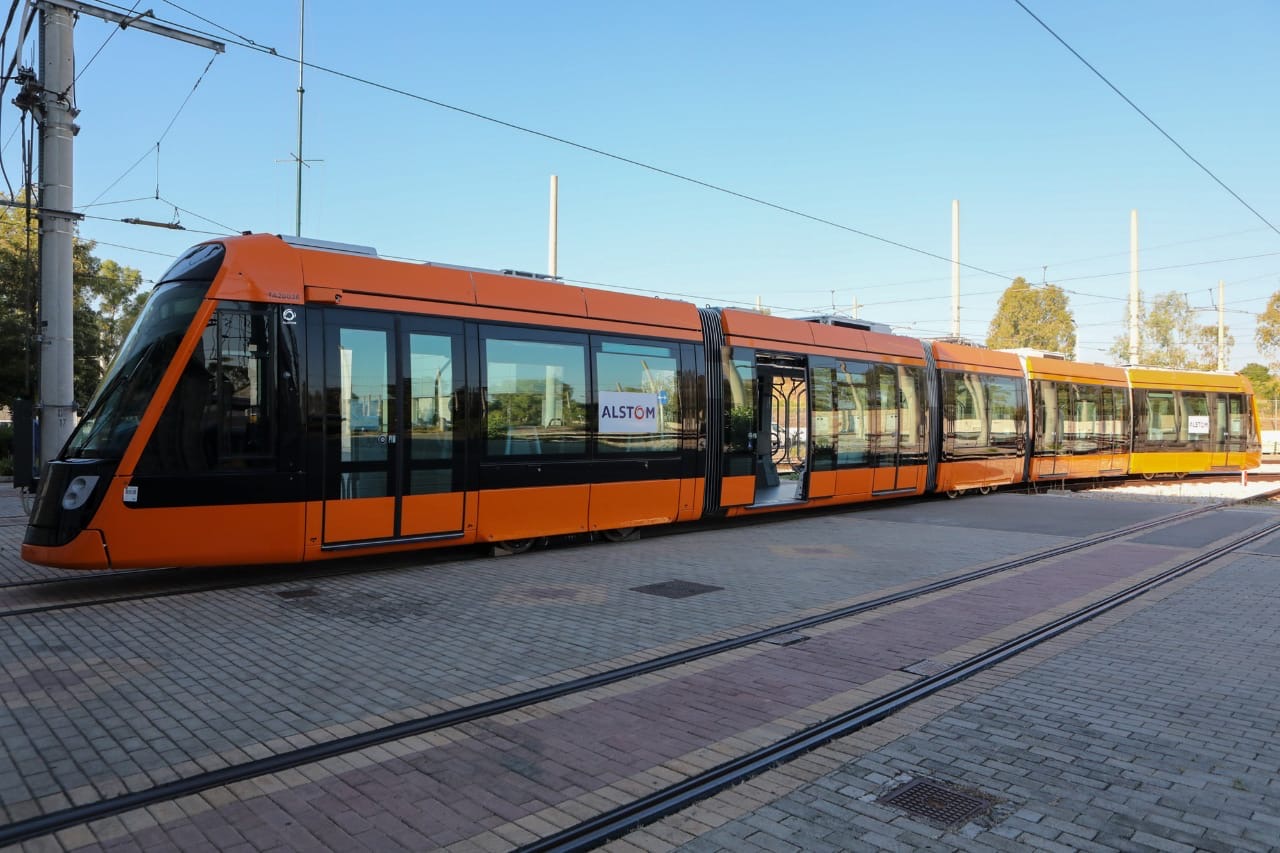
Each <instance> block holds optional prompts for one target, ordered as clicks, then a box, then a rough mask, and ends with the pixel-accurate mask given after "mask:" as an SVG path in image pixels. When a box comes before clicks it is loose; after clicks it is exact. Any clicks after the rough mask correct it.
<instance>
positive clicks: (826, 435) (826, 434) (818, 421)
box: [809, 358, 840, 471]
mask: <svg viewBox="0 0 1280 853" xmlns="http://www.w3.org/2000/svg"><path fill="white" fill-rule="evenodd" d="M813 361H818V359H817V358H814V359H813ZM823 361H824V362H826V363H825V364H822V365H814V366H813V367H812V368H811V376H812V384H811V386H810V389H809V401H810V406H811V409H812V411H813V430H812V431H811V432H810V434H809V438H810V442H811V445H810V448H809V468H810V470H812V471H830V470H831V469H833V468H834V467H835V461H836V460H835V447H836V438H837V435H838V429H839V426H840V423H839V421H840V410H839V408H838V399H837V384H836V369H835V368H834V367H831V366H829V364H830V360H829V359H823ZM811 364H812V362H811Z"/></svg>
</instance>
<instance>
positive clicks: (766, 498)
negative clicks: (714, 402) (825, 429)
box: [721, 347, 809, 507]
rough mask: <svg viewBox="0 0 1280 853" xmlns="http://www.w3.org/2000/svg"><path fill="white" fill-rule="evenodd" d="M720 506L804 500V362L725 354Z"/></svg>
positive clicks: (776, 356)
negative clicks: (723, 476)
mask: <svg viewBox="0 0 1280 853" xmlns="http://www.w3.org/2000/svg"><path fill="white" fill-rule="evenodd" d="M723 371H724V401H723V405H724V418H725V424H724V427H725V444H724V475H725V479H724V484H723V491H722V495H721V505H722V506H724V507H729V506H751V507H761V506H774V505H778V504H788V503H798V502H803V501H805V500H807V498H808V495H807V484H808V472H807V471H806V466H805V463H806V461H807V459H808V456H809V375H808V359H807V358H806V357H805V356H801V355H790V354H785V353H775V352H757V351H755V350H751V349H745V348H741V347H734V348H733V350H732V352H731V353H726V354H725V363H724V365H723Z"/></svg>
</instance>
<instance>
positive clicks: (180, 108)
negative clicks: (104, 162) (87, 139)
mask: <svg viewBox="0 0 1280 853" xmlns="http://www.w3.org/2000/svg"><path fill="white" fill-rule="evenodd" d="M217 58H218V54H216V53H215V54H214V55H213V56H212V57H210V58H209V63H208V64H207V65H205V67H204V70H203V71H201V72H200V76H198V77H197V78H196V82H195V83H194V84H193V85H192V86H191V91H190V92H188V93H187V96H186V97H185V98H183V100H182V103H181V104H180V105H179V106H178V110H177V112H175V113H174V114H173V118H171V119H169V123H168V124H167V125H165V128H164V131H163V132H162V133H161V134H160V136H159V137H158V138H157V139H156V141H155V144H154V146H153V147H152V148H148V149H147V151H146V152H145V153H144V154H143V155H142V156H141V157H139V158H138V159H137V160H136V161H135V162H134V164H133V165H132V166H130V167H129V168H128V169H125V171H124V174H122V175H121V176H120V177H118V178H116V179H115V180H114V181H112V182H111V183H110V184H109V185H108V186H107V188H106V189H105V190H103V191H102V192H100V193H98V195H97V196H96V197H95V198H94V200H93V201H91V202H89V203H88V204H87V205H84V207H83V208H81V209H85V208H89V207H93V206H94V205H95V204H97V203H98V201H100V200H101V199H102V197H103V196H104V195H106V194H107V193H109V192H111V190H112V189H113V188H114V187H115V185H116V184H118V183H120V182H121V181H123V180H124V179H125V178H127V177H128V176H129V174H130V173H131V172H132V171H133V170H134V169H136V168H138V166H139V165H140V164H141V163H142V161H143V160H145V159H147V157H149V156H151V152H152V150H154V151H155V154H156V170H157V173H158V172H159V168H160V143H161V142H163V141H164V138H165V137H166V136H168V135H169V131H170V130H172V129H173V125H174V123H175V122H176V121H177V120H178V116H180V115H182V111H183V110H185V109H186V108H187V104H188V103H190V101H191V98H192V96H193V95H195V93H196V89H198V88H199V87H200V84H201V83H202V82H203V81H204V77H205V75H206V74H208V73H209V69H210V68H212V67H213V61H214V60H215V59H217ZM159 197H160V178H159V175H158V174H157V176H156V198H159ZM214 224H217V223H214Z"/></svg>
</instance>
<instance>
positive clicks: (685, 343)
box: [22, 235, 1261, 569]
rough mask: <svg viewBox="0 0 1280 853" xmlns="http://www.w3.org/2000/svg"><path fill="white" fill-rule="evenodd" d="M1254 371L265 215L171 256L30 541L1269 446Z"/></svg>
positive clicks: (289, 558)
mask: <svg viewBox="0 0 1280 853" xmlns="http://www.w3.org/2000/svg"><path fill="white" fill-rule="evenodd" d="M1260 457H1261V449H1260V442H1259V431H1258V419H1257V411H1256V407H1255V405H1254V400H1253V394H1252V389H1251V388H1250V386H1249V383H1248V380H1247V379H1245V378H1243V377H1241V376H1237V375H1229V374H1223V373H1196V372H1186V371H1169V370H1153V369H1144V368H1120V367H1103V366H1098V365H1092V364H1080V363H1074V362H1069V361H1064V360H1062V359H1060V358H1051V357H1046V356H1043V355H1027V354H1015V353H1009V352H998V351H992V350H988V349H983V348H980V347H973V346H964V345H959V344H954V343H942V342H932V343H931V342H926V341H920V340H915V339H913V338H908V337H902V336H897V335H892V334H887V333H885V332H882V331H876V330H874V329H873V328H872V327H870V326H869V325H867V324H860V323H857V322H849V321H841V320H835V319H832V318H818V319H815V320H799V319H781V318H776V317H769V316H764V315H761V314H757V313H753V312H749V311H739V310H732V309H718V308H703V309H699V308H697V307H695V306H694V305H691V304H688V303H684V302H678V301H673V300H664V299H656V298H649V297H642V296H635V295H629V294H620V293H610V292H605V291H600V290H591V289H584V288H581V287H575V286H569V285H566V284H561V283H556V282H554V281H549V280H546V279H543V278H540V277H537V276H531V275H528V274H519V273H513V272H511V271H505V272H491V271H483V270H474V269H466V268H460V267H451V266H442V265H435V264H413V263H402V262H395V261H390V260H384V259H380V258H378V257H377V256H376V253H374V252H373V251H372V250H371V249H361V248H360V247H351V246H340V245H336V244H322V243H318V242H316V241H304V240H299V239H296V238H281V237H275V236H269V235H246V236H242V237H233V238H229V239H224V240H217V241H212V242H208V243H204V244H202V245H199V246H196V247H195V248H193V249H191V250H190V251H188V252H187V253H186V254H185V255H184V256H183V257H181V258H180V259H179V260H178V261H177V262H176V263H175V264H174V265H173V266H172V267H171V268H170V269H169V270H168V272H166V273H165V275H164V276H163V277H162V279H161V281H160V283H159V284H157V285H156V288H155V291H154V292H153V293H152V295H151V298H150V299H149V300H148V302H147V304H146V307H145V308H144V310H143V312H142V314H141V316H140V317H139V319H138V321H137V323H136V324H135V326H134V328H133V330H132V331H131V332H130V334H129V337H128V340H127V341H126V342H125V344H124V346H123V347H122V349H121V351H120V352H119V354H118V355H117V357H116V358H115V360H114V361H113V363H112V365H111V367H110V369H109V370H108V372H107V376H106V377H105V379H104V381H103V383H102V385H101V387H99V388H98V390H97V392H96V393H95V394H94V396H93V399H92V400H91V401H90V403H89V404H88V406H87V408H86V410H85V412H84V416H83V417H82V418H81V420H80V421H79V423H78V425H77V426H76V429H75V431H74V432H73V434H72V435H71V437H70V439H69V440H68V442H67V444H66V446H65V447H64V448H63V449H62V451H61V452H60V453H59V454H58V455H57V457H56V458H55V459H52V460H50V461H49V462H48V464H47V465H46V466H45V469H44V473H43V477H42V481H41V484H40V490H39V494H38V496H37V500H36V504H35V507H34V509H33V512H32V516H31V519H30V524H29V526H28V527H27V531H26V537H25V541H24V544H23V547H22V557H23V559H25V560H29V561H31V562H33V563H41V564H44V565H49V566H59V567H65V568H75V569H119V568H137V567H160V566H195V565H222V564H255V563H259V564H260V563H288V562H301V561H310V560H319V559H326V558H331V557H339V556H346V555H359V554H372V553H378V552H386V551H394V550H405V549H412V548H424V547H432V546H446V545H460V544H468V543H476V542H492V543H502V544H504V545H505V546H507V547H509V548H510V549H512V550H520V549H521V548H523V547H524V546H525V545H527V544H528V543H530V542H532V541H536V540H538V539H540V538H542V537H548V536H555V535H564V534H585V533H593V532H594V533H601V534H604V535H607V536H609V537H611V538H616V537H618V536H620V535H624V534H626V533H627V532H629V531H630V530H632V529H634V528H638V527H643V526H648V525H657V524H669V523H674V522H682V521H690V520H693V519H699V518H708V517H724V516H741V515H750V514H754V513H762V512H771V511H778V510H784V509H798V508H804V507H818V506H828V505H833V504H845V503H855V502H861V501H871V500H878V499H882V498H891V497H902V496H910V495H923V494H929V493H945V494H949V495H952V496H955V495H957V494H960V493H962V492H965V491H970V490H977V491H980V492H986V491H988V490H990V489H993V488H996V487H999V486H1005V485H1008V484H1013V483H1027V482H1030V483H1038V482H1040V483H1042V482H1057V481H1061V480H1064V479H1068V478H1082V477H1106V476H1118V475H1123V474H1129V473H1140V474H1145V475H1148V476H1153V475H1156V474H1184V473H1187V472H1193V471H1210V470H1223V469H1230V470H1241V469H1247V468H1251V467H1254V466H1256V465H1258V464H1259V462H1260Z"/></svg>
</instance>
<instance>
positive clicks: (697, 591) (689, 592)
mask: <svg viewBox="0 0 1280 853" xmlns="http://www.w3.org/2000/svg"><path fill="white" fill-rule="evenodd" d="M722 589H724V587H722V586H707V585H706V584H704V583H694V582H693V581H666V582H665V583H651V584H649V585H648V586H633V587H632V588H631V591H632V592H643V593H644V594H645V595H660V596H662V597H663V598H689V597H690V596H693V595H702V594H703V593H704V592H719V591H720V590H722Z"/></svg>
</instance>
